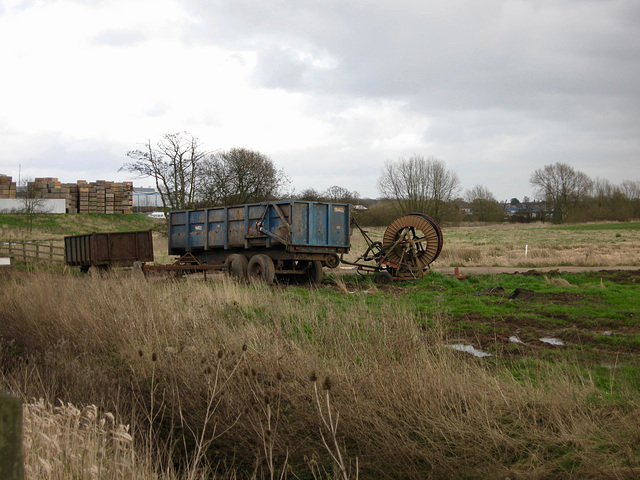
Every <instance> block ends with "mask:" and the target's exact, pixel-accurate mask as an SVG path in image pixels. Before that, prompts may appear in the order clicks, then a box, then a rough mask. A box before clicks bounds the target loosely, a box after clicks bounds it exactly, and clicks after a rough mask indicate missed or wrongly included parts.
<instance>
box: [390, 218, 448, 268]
mask: <svg viewBox="0 0 640 480" xmlns="http://www.w3.org/2000/svg"><path fill="white" fill-rule="evenodd" d="M382 244H383V247H384V249H385V253H384V255H385V258H386V260H388V261H389V262H392V263H394V264H395V265H397V268H398V273H399V274H401V275H403V274H409V275H411V276H422V275H423V274H424V271H425V270H427V269H428V268H429V265H430V264H431V263H432V262H433V261H434V260H435V259H436V258H438V255H440V251H441V250H442V231H441V230H440V227H439V226H438V224H437V223H436V222H435V220H433V219H432V218H431V217H430V216H428V215H425V214H424V213H409V214H407V215H403V216H401V217H399V218H396V219H395V220H394V221H393V222H392V223H391V225H389V226H388V227H387V229H386V230H385V232H384V237H383V240H382Z"/></svg>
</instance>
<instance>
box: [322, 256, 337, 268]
mask: <svg viewBox="0 0 640 480" xmlns="http://www.w3.org/2000/svg"><path fill="white" fill-rule="evenodd" d="M324 263H325V264H326V265H327V267H329V268H336V267H337V266H338V265H340V257H339V256H338V254H336V253H332V254H331V255H329V256H328V257H327V259H326V260H325V261H324Z"/></svg>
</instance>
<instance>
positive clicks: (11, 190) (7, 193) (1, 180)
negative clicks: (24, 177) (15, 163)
mask: <svg viewBox="0 0 640 480" xmlns="http://www.w3.org/2000/svg"><path fill="white" fill-rule="evenodd" d="M11 180H12V178H11V177H9V176H7V175H0V198H16V182H12V181H11Z"/></svg>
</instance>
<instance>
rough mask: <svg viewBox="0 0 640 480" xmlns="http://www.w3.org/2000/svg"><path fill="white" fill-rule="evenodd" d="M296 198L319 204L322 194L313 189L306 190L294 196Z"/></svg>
mask: <svg viewBox="0 0 640 480" xmlns="http://www.w3.org/2000/svg"><path fill="white" fill-rule="evenodd" d="M296 198H297V199H298V200H306V201H308V202H319V201H321V200H322V194H321V193H320V192H319V191H317V190H316V189H315V188H307V189H305V190H303V191H301V192H300V193H299V194H298V195H296Z"/></svg>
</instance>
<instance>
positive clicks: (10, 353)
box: [0, 274, 640, 479]
mask: <svg viewBox="0 0 640 480" xmlns="http://www.w3.org/2000/svg"><path fill="white" fill-rule="evenodd" d="M345 297H346V298H342V297H336V296H335V295H325V294H321V293H315V292H313V291H309V290H300V291H295V290H293V289H282V290H281V289H278V288H265V287H261V286H244V285H238V284H235V283H232V282H229V281H226V280H225V281H220V282H206V283H205V282H190V281H155V282H146V281H140V280H136V279H132V278H128V277H127V278H123V277H117V276H107V277H105V278H95V279H87V278H76V277H72V276H64V277H60V276H54V275H47V274H37V275H36V274H34V275H22V276H16V277H13V278H12V279H9V280H5V281H4V283H3V285H2V289H1V290H0V303H1V304H2V305H3V308H2V310H1V311H0V334H1V337H2V341H3V344H2V369H1V372H2V385H3V386H5V387H8V388H10V389H11V390H13V391H14V392H17V393H19V394H21V395H22V396H23V397H24V398H26V399H29V398H43V402H44V403H42V404H41V407H39V408H41V409H44V410H46V409H47V408H49V407H46V405H49V404H58V402H59V400H62V401H63V402H64V404H65V405H67V404H68V402H71V403H72V404H73V405H78V407H74V408H77V410H78V411H80V412H82V411H83V409H86V408H89V407H88V406H90V405H97V406H98V410H96V415H95V419H96V421H98V422H100V421H101V420H98V419H104V418H105V417H104V416H105V415H106V414H105V413H103V412H117V413H118V418H119V421H118V422H115V423H113V422H112V423H108V425H109V428H108V429H107V431H106V432H104V435H106V437H105V436H104V435H103V436H102V437H100V436H96V438H99V439H100V440H98V443H100V442H103V443H106V444H109V442H110V441H111V440H108V438H111V437H112V436H113V429H114V428H117V426H116V423H118V424H119V423H123V424H130V425H132V427H131V431H130V432H129V434H130V435H131V436H132V438H133V439H134V440H135V439H138V440H139V443H135V444H134V445H135V448H134V453H135V455H136V457H135V458H137V459H138V461H137V462H136V463H135V464H136V465H140V466H141V468H142V469H143V471H146V470H144V469H146V468H148V466H149V465H151V466H152V467H153V469H152V470H153V472H152V474H149V475H150V476H148V477H138V478H154V477H153V475H159V476H161V477H164V478H170V477H168V475H174V474H175V475H177V477H176V478H185V479H187V478H198V476H202V475H204V473H203V472H208V473H207V474H209V475H213V473H212V472H213V471H214V470H215V471H217V472H218V475H220V476H225V475H226V476H228V477H230V478H231V477H233V478H296V476H297V478H303V477H304V476H307V478H309V477H310V478H335V477H340V478H356V476H359V477H361V478H442V477H467V478H496V477H500V476H502V475H504V476H509V475H515V476H522V477H523V478H545V477H555V478H562V477H564V478H575V477H581V478H602V477H608V478H628V477H629V475H630V474H639V473H640V472H639V471H638V469H637V465H638V461H639V460H640V456H639V454H638V452H639V451H640V449H639V448H638V447H640V441H639V440H638V437H637V429H638V427H640V408H638V405H639V404H640V402H638V400H640V397H639V395H638V392H637V391H633V390H630V391H629V394H628V395H629V397H628V398H627V399H626V400H627V401H626V405H627V406H626V407H625V408H622V407H618V406H617V405H616V404H613V403H611V402H609V401H607V400H606V399H605V398H603V396H602V395H601V394H600V393H599V391H598V389H597V388H596V386H595V385H594V383H593V381H592V380H591V379H590V378H589V376H588V375H585V374H583V373H581V372H580V371H579V370H578V369H577V368H574V367H572V366H571V365H570V364H569V363H567V364H559V365H556V366H553V367H552V366H550V365H548V364H546V363H544V362H540V363H539V364H537V365H532V366H530V369H528V370H526V371H518V370H517V368H520V367H517V366H515V365H511V366H509V365H500V364H498V363H490V362H487V361H486V360H480V359H474V358H468V357H467V356H465V355H464V354H463V353H460V352H455V351H453V350H452V349H449V348H446V347H445V344H446V343H447V341H448V339H447V337H446V333H445V331H446V329H445V328H443V325H442V324H443V322H446V317H445V316H442V315H440V316H436V317H434V318H428V319H425V318H420V317H419V314H418V313H416V312H415V311H414V309H413V307H412V306H411V305H410V304H405V303H402V304H400V303H396V302H395V301H394V299H393V298H392V297H382V299H381V300H380V301H379V302H377V303H376V302H373V303H372V302H370V301H368V299H367V297H366V295H364V294H361V293H360V294H354V295H345ZM425 324H428V325H429V327H428V328H425V327H421V325H425ZM74 415H75V413H74ZM74 418H75V417H74ZM47 421H48V420H47ZM47 421H45V422H44V423H45V425H46V422H47ZM54 423H55V422H54ZM106 425H107V423H106V420H105V426H106ZM52 428H53V427H52ZM44 433H45V434H46V435H47V436H48V437H50V436H51V435H53V433H47V431H44ZM92 435H93V434H92ZM110 436H111V437H110ZM103 438H106V439H107V440H102V439H103ZM32 445H34V443H31V444H27V448H28V450H30V452H31V454H33V452H34V451H37V452H41V451H42V450H38V449H35V450H34V448H32ZM77 445H78V448H79V449H81V447H80V446H79V444H77ZM38 448H40V447H38ZM28 454H29V453H28ZM75 454H76V455H79V456H81V453H80V452H76V453H75ZM38 455H39V454H38ZM100 455H101V456H104V457H109V456H110V455H116V457H117V458H125V457H126V458H130V455H132V453H131V451H130V450H125V451H124V452H115V451H113V452H112V451H105V452H104V453H101V454H100ZM43 458H44V457H43ZM47 461H48V462H49V463H50V464H51V460H49V459H48V457H47ZM91 464H92V463H91V462H88V463H87V465H91ZM173 465H177V466H178V469H177V470H175V471H172V469H171V468H170V467H169V466H173ZM97 468H100V467H97ZM45 469H46V468H45ZM38 471H41V470H38ZM91 471H93V470H91V468H89V470H86V472H89V473H87V475H90V474H91ZM140 475H142V474H140ZM145 475H146V474H145ZM31 478H35V477H31ZM52 478H58V477H52ZM59 478H73V477H71V476H67V477H59ZM101 478H102V477H101ZM106 478H120V477H117V476H115V477H114V476H112V477H106Z"/></svg>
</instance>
